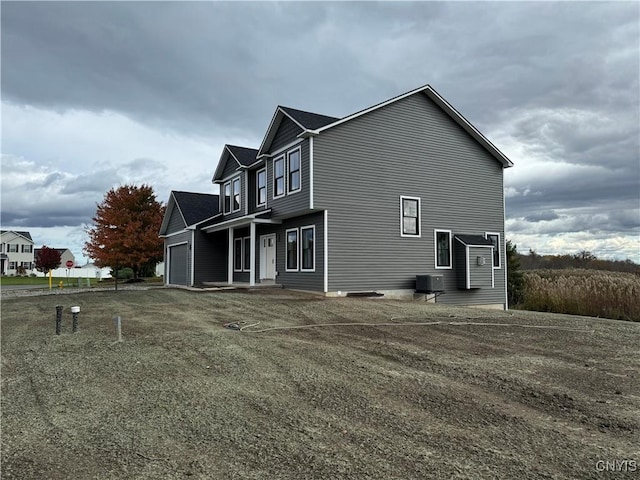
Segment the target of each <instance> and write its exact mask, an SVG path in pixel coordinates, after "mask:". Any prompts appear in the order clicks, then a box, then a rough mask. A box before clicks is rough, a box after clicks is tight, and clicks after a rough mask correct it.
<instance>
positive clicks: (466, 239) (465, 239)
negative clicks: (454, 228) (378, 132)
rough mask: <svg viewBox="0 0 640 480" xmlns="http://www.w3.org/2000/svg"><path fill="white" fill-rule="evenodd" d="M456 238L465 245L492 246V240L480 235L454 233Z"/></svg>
mask: <svg viewBox="0 0 640 480" xmlns="http://www.w3.org/2000/svg"><path fill="white" fill-rule="evenodd" d="M456 238H457V239H458V240H460V241H461V242H462V243H463V244H465V245H482V246H487V247H493V242H491V240H488V239H486V238H484V237H483V236H482V235H456Z"/></svg>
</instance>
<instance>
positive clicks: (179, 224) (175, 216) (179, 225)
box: [167, 206, 185, 235]
mask: <svg viewBox="0 0 640 480" xmlns="http://www.w3.org/2000/svg"><path fill="white" fill-rule="evenodd" d="M184 227H185V224H184V220H183V219H182V215H181V214H180V210H178V207H177V206H174V207H173V211H172V212H171V216H170V217H169V223H168V224H167V235H168V234H171V233H174V232H179V231H180V230H184Z"/></svg>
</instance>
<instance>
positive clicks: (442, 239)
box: [434, 230, 451, 268]
mask: <svg viewBox="0 0 640 480" xmlns="http://www.w3.org/2000/svg"><path fill="white" fill-rule="evenodd" d="M434 238H435V244H436V268H451V230H436V231H435V232H434Z"/></svg>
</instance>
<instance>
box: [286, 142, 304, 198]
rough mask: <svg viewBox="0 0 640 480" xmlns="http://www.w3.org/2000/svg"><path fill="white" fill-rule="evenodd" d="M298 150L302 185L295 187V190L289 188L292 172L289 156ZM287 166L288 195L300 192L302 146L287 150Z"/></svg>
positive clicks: (300, 173)
mask: <svg viewBox="0 0 640 480" xmlns="http://www.w3.org/2000/svg"><path fill="white" fill-rule="evenodd" d="M295 152H298V164H299V168H298V173H299V175H300V187H299V188H297V189H295V190H289V174H290V173H291V172H290V171H289V157H290V156H291V154H293V153H295ZM286 166H287V168H286V169H285V170H286V172H285V173H286V177H287V179H286V181H285V183H286V184H287V188H286V189H285V190H286V192H287V195H293V194H294V193H298V192H300V191H302V149H301V148H300V147H298V148H294V149H292V150H290V151H288V152H287V162H286Z"/></svg>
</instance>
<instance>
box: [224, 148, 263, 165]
mask: <svg viewBox="0 0 640 480" xmlns="http://www.w3.org/2000/svg"><path fill="white" fill-rule="evenodd" d="M227 148H228V149H229V151H230V152H231V153H232V154H233V156H234V157H236V158H237V159H238V161H239V162H240V165H243V166H245V167H248V166H249V165H251V164H253V163H256V156H257V155H258V150H256V149H255V148H247V147H238V146H237V145H227Z"/></svg>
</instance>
